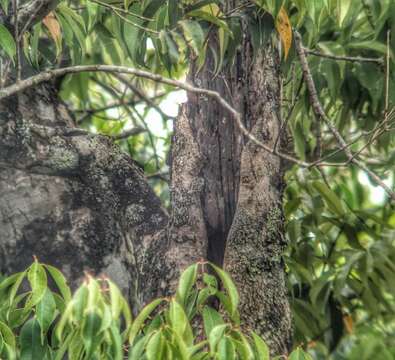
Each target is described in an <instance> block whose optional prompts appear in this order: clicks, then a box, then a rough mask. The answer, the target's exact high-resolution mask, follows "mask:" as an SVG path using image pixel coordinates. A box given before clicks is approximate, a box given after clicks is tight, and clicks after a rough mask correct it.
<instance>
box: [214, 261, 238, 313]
mask: <svg viewBox="0 0 395 360" xmlns="http://www.w3.org/2000/svg"><path fill="white" fill-rule="evenodd" d="M210 266H211V267H212V268H213V269H214V270H215V272H216V273H217V275H218V277H219V278H220V279H221V281H222V285H223V287H224V288H225V289H226V291H227V293H228V296H229V299H230V314H229V315H230V316H231V317H232V318H235V317H236V315H237V306H238V305H239V294H238V292H237V288H236V286H235V284H234V283H233V281H232V279H231V277H230V276H229V274H227V273H226V272H225V271H223V270H221V269H220V268H219V267H217V266H215V265H214V264H212V263H210Z"/></svg>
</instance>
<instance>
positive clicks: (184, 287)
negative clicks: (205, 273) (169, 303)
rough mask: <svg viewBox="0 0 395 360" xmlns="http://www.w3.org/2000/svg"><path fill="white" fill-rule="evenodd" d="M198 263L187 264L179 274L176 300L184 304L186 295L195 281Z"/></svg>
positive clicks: (186, 298)
mask: <svg viewBox="0 0 395 360" xmlns="http://www.w3.org/2000/svg"><path fill="white" fill-rule="evenodd" d="M197 270H198V264H194V265H191V266H189V267H188V268H187V269H186V270H184V271H183V273H182V274H181V277H180V280H179V282H178V288H177V301H178V302H179V303H180V304H181V305H183V306H185V305H186V303H187V300H188V295H189V293H190V291H191V289H192V287H193V285H194V284H195V282H196V278H197Z"/></svg>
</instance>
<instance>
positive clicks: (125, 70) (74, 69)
mask: <svg viewBox="0 0 395 360" xmlns="http://www.w3.org/2000/svg"><path fill="white" fill-rule="evenodd" d="M89 71H90V72H99V71H100V72H107V73H116V74H129V75H134V76H137V77H142V78H144V79H148V80H152V81H155V82H159V83H162V84H166V85H170V86H174V87H178V88H180V89H184V90H186V91H189V92H191V93H195V94H202V95H206V96H208V97H211V98H214V99H215V100H216V101H217V102H218V104H219V105H221V106H222V107H223V108H224V109H225V110H227V111H228V112H229V113H230V114H231V115H232V117H233V118H234V120H235V121H236V125H237V126H238V127H239V129H240V130H241V132H242V133H243V134H244V135H245V136H247V137H248V138H249V139H250V140H251V141H253V142H254V143H255V144H257V145H258V146H260V147H262V148H263V149H265V150H266V151H267V152H269V153H272V154H275V155H277V156H279V157H281V158H283V159H285V160H287V161H290V162H293V163H295V164H298V165H300V166H303V167H309V166H310V164H309V163H308V162H305V161H302V160H299V159H296V158H295V157H293V156H291V155H288V154H285V153H281V152H279V151H278V150H273V149H272V148H271V147H270V146H267V145H266V144H264V143H262V142H261V141H259V140H258V139H257V138H256V137H255V136H254V135H252V134H251V133H250V132H249V131H248V130H247V129H246V127H245V126H244V124H243V121H242V117H241V114H240V113H239V112H238V111H237V110H236V109H234V108H233V107H232V106H231V105H230V104H229V103H228V102H227V101H226V100H225V99H224V98H223V97H222V96H221V94H220V93H219V92H217V91H214V90H208V89H202V88H198V87H195V86H193V85H191V84H189V83H187V82H182V81H178V80H173V79H169V78H166V77H164V76H161V75H158V74H154V73H151V72H148V71H144V70H140V69H135V68H130V67H125V66H116V65H80V66H70V67H65V68H60V69H54V70H47V71H44V72H41V73H40V74H38V75H34V76H31V77H29V78H27V79H24V80H22V81H21V82H19V83H18V84H13V85H10V86H8V87H6V88H3V89H0V100H3V99H6V98H8V97H10V96H12V95H14V94H17V93H19V92H21V91H24V90H26V89H28V88H31V87H33V86H36V85H38V84H41V83H43V82H46V81H49V80H52V79H54V78H56V77H60V76H64V75H67V74H76V73H80V72H89ZM323 165H324V164H321V166H323ZM331 165H332V166H333V164H331Z"/></svg>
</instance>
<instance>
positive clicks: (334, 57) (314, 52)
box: [303, 47, 384, 65]
mask: <svg viewBox="0 0 395 360" xmlns="http://www.w3.org/2000/svg"><path fill="white" fill-rule="evenodd" d="M303 50H304V52H305V53H306V54H308V55H314V56H319V57H324V58H327V59H332V60H337V61H350V62H372V63H376V64H379V65H383V64H384V60H383V59H382V58H366V57H361V56H340V55H332V54H327V53H322V52H320V51H317V50H311V49H308V48H305V47H303Z"/></svg>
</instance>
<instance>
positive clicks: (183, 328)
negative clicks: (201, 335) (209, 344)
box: [169, 300, 193, 345]
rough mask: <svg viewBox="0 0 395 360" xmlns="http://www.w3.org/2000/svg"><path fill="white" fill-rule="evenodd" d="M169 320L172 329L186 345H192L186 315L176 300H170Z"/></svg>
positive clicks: (190, 330) (191, 335)
mask: <svg viewBox="0 0 395 360" xmlns="http://www.w3.org/2000/svg"><path fill="white" fill-rule="evenodd" d="M169 321H170V325H171V327H172V329H173V331H174V332H175V333H177V334H178V335H179V336H180V338H181V339H182V340H183V341H184V342H185V343H186V344H187V345H192V342H193V334H192V329H191V326H190V324H189V321H188V317H187V315H186V314H185V311H184V309H183V308H182V306H181V305H180V304H179V303H178V302H177V301H176V300H172V301H171V303H170V307H169Z"/></svg>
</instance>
